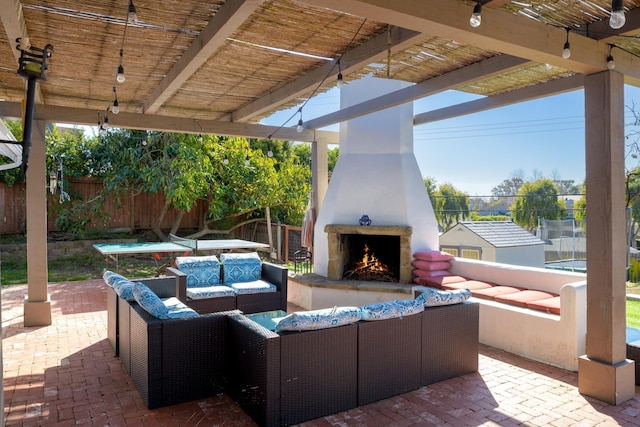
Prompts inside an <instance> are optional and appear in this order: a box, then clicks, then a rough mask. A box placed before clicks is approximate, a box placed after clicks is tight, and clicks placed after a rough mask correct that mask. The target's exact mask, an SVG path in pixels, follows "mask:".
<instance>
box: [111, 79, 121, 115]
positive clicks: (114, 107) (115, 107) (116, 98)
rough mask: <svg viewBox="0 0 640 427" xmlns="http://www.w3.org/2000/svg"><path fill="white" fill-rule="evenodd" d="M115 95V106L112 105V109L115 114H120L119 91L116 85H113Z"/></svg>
mask: <svg viewBox="0 0 640 427" xmlns="http://www.w3.org/2000/svg"><path fill="white" fill-rule="evenodd" d="M113 96H114V98H115V99H114V100H113V107H111V111H112V112H113V114H118V113H119V112H120V103H119V102H118V93H117V92H116V87H115V86H114V87H113Z"/></svg>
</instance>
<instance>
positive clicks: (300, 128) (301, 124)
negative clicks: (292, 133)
mask: <svg viewBox="0 0 640 427" xmlns="http://www.w3.org/2000/svg"><path fill="white" fill-rule="evenodd" d="M298 112H299V113H300V120H298V126H297V127H296V131H297V132H298V133H300V132H302V131H303V130H304V122H303V121H302V107H301V108H300V109H299V110H298Z"/></svg>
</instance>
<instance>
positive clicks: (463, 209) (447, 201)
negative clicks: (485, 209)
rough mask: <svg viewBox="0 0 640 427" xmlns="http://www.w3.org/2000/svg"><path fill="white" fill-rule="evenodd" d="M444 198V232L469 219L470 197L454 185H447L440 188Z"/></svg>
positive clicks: (442, 215)
mask: <svg viewBox="0 0 640 427" xmlns="http://www.w3.org/2000/svg"><path fill="white" fill-rule="evenodd" d="M438 193H439V196H440V197H441V198H442V210H441V222H440V225H441V226H442V228H443V230H445V231H446V230H448V229H450V228H451V227H452V226H454V225H455V224H456V223H457V222H458V221H461V220H465V219H467V218H469V195H468V194H467V193H464V192H462V191H460V190H458V189H456V188H455V187H454V186H453V185H452V184H449V183H445V184H442V185H441V186H440V187H439V188H438Z"/></svg>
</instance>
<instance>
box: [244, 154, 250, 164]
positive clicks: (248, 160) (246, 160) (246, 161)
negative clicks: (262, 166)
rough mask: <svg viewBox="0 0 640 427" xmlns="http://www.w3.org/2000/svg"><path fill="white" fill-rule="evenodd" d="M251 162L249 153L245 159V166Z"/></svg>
mask: <svg viewBox="0 0 640 427" xmlns="http://www.w3.org/2000/svg"><path fill="white" fill-rule="evenodd" d="M250 164H251V159H250V158H249V155H248V154H247V158H246V159H244V165H245V166H249V165H250Z"/></svg>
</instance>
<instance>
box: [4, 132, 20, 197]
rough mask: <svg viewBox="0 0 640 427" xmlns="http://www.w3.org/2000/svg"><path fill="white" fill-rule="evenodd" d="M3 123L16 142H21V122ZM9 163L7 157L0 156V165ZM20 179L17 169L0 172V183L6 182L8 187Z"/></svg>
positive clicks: (18, 169)
mask: <svg viewBox="0 0 640 427" xmlns="http://www.w3.org/2000/svg"><path fill="white" fill-rule="evenodd" d="M4 123H5V125H6V126H7V129H9V131H10V132H11V133H12V134H13V136H14V137H15V138H16V141H22V122H20V121H18V120H6V121H5V122H4ZM9 163H11V160H10V159H9V158H8V157H4V156H0V165H6V164H9ZM21 179H22V176H21V173H20V168H19V167H17V168H12V169H7V170H3V171H0V181H3V182H6V183H7V184H8V185H13V184H15V183H16V182H19V181H20V180H21Z"/></svg>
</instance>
